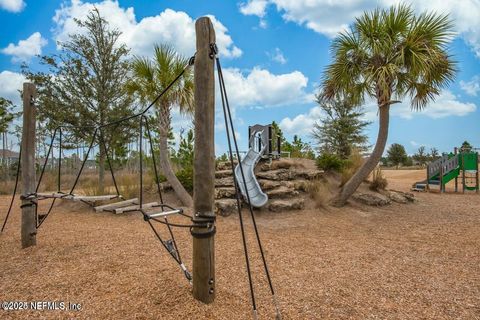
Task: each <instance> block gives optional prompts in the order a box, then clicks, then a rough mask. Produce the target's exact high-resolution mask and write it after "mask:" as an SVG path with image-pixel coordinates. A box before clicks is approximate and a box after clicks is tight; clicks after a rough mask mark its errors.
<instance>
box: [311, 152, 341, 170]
mask: <svg viewBox="0 0 480 320" xmlns="http://www.w3.org/2000/svg"><path fill="white" fill-rule="evenodd" d="M316 164H317V167H318V169H320V170H325V171H337V172H340V171H341V170H342V168H343V166H344V161H343V160H342V159H340V158H339V157H338V156H336V155H334V154H331V153H323V154H322V155H320V156H318V158H317V159H316Z"/></svg>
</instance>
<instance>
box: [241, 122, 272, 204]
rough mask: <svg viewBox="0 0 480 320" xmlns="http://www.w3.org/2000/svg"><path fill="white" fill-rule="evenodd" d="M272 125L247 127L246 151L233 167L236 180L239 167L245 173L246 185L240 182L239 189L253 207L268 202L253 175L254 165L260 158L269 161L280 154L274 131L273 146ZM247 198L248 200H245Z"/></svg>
mask: <svg viewBox="0 0 480 320" xmlns="http://www.w3.org/2000/svg"><path fill="white" fill-rule="evenodd" d="M273 136H274V134H273V126H272V125H271V124H268V125H260V124H256V125H253V126H249V127H248V137H249V138H248V151H247V153H246V155H245V157H244V158H243V160H242V161H240V163H239V164H237V166H236V168H235V176H236V178H237V180H240V178H241V169H240V167H242V169H243V172H244V173H245V175H246V177H245V178H246V182H247V183H246V186H245V187H244V186H243V185H242V184H240V191H241V193H242V195H243V197H244V199H246V201H249V202H250V203H251V205H252V206H254V207H255V208H261V207H263V206H265V205H266V204H267V202H268V195H267V194H266V193H264V192H263V191H262V188H261V187H260V184H259V183H258V181H257V179H256V177H255V172H254V170H255V166H256V165H257V164H258V162H259V161H260V160H261V159H268V160H269V161H272V160H276V159H279V158H280V156H281V141H280V137H279V136H278V135H277V134H276V133H275V136H276V142H277V143H276V146H275V148H274V147H273ZM246 189H248V191H249V192H250V196H249V197H247V192H246ZM247 199H249V200H247Z"/></svg>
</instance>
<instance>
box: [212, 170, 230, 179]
mask: <svg viewBox="0 0 480 320" xmlns="http://www.w3.org/2000/svg"><path fill="white" fill-rule="evenodd" d="M231 176H232V169H226V170H218V171H215V178H217V179H221V178H226V177H231Z"/></svg>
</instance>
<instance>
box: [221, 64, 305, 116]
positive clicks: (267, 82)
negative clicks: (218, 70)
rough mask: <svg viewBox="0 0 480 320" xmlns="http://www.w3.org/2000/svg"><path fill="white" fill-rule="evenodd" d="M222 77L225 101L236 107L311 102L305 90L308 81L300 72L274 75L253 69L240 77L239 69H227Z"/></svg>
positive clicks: (257, 68) (264, 70)
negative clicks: (226, 98)
mask: <svg viewBox="0 0 480 320" xmlns="http://www.w3.org/2000/svg"><path fill="white" fill-rule="evenodd" d="M223 76H224V79H225V86H226V88H227V93H228V97H229V100H230V102H231V104H232V105H234V106H236V107H244V106H249V107H271V106H280V105H288V104H299V103H306V102H311V101H313V96H312V95H311V94H308V93H307V92H306V91H305V89H306V87H307V84H308V78H307V77H306V76H305V75H303V73H301V72H300V71H293V72H291V73H285V74H278V75H276V74H272V73H271V72H270V71H268V70H266V69H261V68H259V67H255V68H253V70H251V71H250V72H249V73H248V74H244V73H242V72H241V71H240V69H236V68H227V69H224V70H223ZM217 95H218V94H217Z"/></svg>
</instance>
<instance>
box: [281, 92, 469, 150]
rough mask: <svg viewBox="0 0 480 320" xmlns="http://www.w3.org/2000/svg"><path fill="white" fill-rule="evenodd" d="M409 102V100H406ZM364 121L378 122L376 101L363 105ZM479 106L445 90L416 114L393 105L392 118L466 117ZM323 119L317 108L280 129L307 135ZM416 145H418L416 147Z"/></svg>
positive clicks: (406, 106) (404, 106)
mask: <svg viewBox="0 0 480 320" xmlns="http://www.w3.org/2000/svg"><path fill="white" fill-rule="evenodd" d="M405 101H407V100H405ZM363 108H364V109H363V110H364V112H365V113H364V116H363V119H364V120H368V121H378V113H377V111H378V107H377V104H376V103H375V100H374V99H371V98H369V99H367V101H365V103H364V105H363ZM476 109H477V106H476V105H475V104H474V103H469V102H461V101H458V100H457V96H455V95H454V94H453V93H452V92H451V91H449V90H444V91H442V92H441V93H440V95H439V96H438V97H437V99H436V101H435V102H432V103H430V104H429V105H428V106H427V107H426V108H425V110H423V111H421V112H416V111H413V110H411V108H410V104H408V103H406V102H402V103H399V104H393V105H392V106H391V109H390V115H391V117H400V118H404V119H412V118H413V117H415V116H425V117H429V118H433V119H439V118H445V117H451V116H457V117H462V116H466V115H467V114H469V113H472V112H475V110H476ZM321 117H322V111H321V109H320V107H318V106H315V107H313V108H311V109H310V110H309V111H308V112H307V113H303V114H299V115H297V116H295V117H294V118H293V119H292V118H290V117H287V118H284V119H283V120H282V121H280V128H281V129H282V130H284V131H285V132H286V133H289V134H298V135H307V134H309V133H310V132H311V130H312V127H313V124H314V123H315V122H316V121H317V120H318V119H320V118H321ZM410 143H411V144H412V146H419V145H418V144H416V142H415V141H411V142H410ZM415 144H416V145H415Z"/></svg>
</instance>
